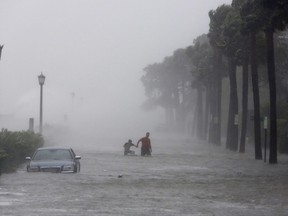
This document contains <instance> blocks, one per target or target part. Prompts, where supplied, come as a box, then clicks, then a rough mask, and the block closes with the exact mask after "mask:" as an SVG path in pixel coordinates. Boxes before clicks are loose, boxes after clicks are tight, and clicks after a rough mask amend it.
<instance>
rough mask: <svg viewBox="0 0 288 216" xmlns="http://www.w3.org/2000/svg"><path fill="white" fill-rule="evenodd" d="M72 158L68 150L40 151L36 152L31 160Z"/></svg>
mask: <svg viewBox="0 0 288 216" xmlns="http://www.w3.org/2000/svg"><path fill="white" fill-rule="evenodd" d="M71 159H72V156H71V153H70V151H69V150H68V149H41V150H38V151H37V152H36V153H35V155H34V157H33V160H37V161H38V160H71Z"/></svg>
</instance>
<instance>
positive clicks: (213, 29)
mask: <svg viewBox="0 0 288 216" xmlns="http://www.w3.org/2000/svg"><path fill="white" fill-rule="evenodd" d="M229 10H230V6H228V5H224V4H223V5H221V6H219V7H218V8H217V9H216V10H211V11H209V18H210V23H209V33H208V37H209V41H210V44H211V46H212V48H213V50H214V64H213V71H214V73H213V74H212V81H211V85H210V86H211V88H210V91H211V92H213V97H211V98H212V100H211V116H212V118H211V123H210V127H209V141H210V142H212V143H214V144H216V145H221V121H222V120H221V119H222V118H221V110H222V107H221V101H222V76H223V71H222V70H223V67H222V64H223V63H222V56H223V46H224V43H223V38H222V32H223V26H224V25H223V22H224V20H225V18H226V16H227V14H228V12H229Z"/></svg>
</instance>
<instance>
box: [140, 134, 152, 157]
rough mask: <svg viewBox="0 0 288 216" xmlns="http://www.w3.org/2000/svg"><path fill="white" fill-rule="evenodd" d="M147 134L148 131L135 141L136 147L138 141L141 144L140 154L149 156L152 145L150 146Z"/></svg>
mask: <svg viewBox="0 0 288 216" xmlns="http://www.w3.org/2000/svg"><path fill="white" fill-rule="evenodd" d="M149 136H150V133H149V132H147V133H146V136H145V137H142V138H141V139H139V140H138V142H137V147H138V145H139V143H140V142H141V144H142V146H141V156H145V155H147V156H151V152H152V147H151V141H150V138H149Z"/></svg>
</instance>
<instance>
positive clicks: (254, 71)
mask: <svg viewBox="0 0 288 216" xmlns="http://www.w3.org/2000/svg"><path fill="white" fill-rule="evenodd" d="M251 76H252V88H253V101H254V142H255V143H254V145H255V159H256V160H261V159H262V147H261V126H260V124H261V118H260V96H259V85H258V65H257V53H256V35H255V34H252V35H251Z"/></svg>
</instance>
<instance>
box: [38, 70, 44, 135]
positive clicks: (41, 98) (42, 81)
mask: <svg viewBox="0 0 288 216" xmlns="http://www.w3.org/2000/svg"><path fill="white" fill-rule="evenodd" d="M38 81H39V85H40V134H42V124H43V121H42V120H43V85H44V82H45V76H44V75H43V74H42V73H41V74H40V75H39V76H38Z"/></svg>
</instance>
